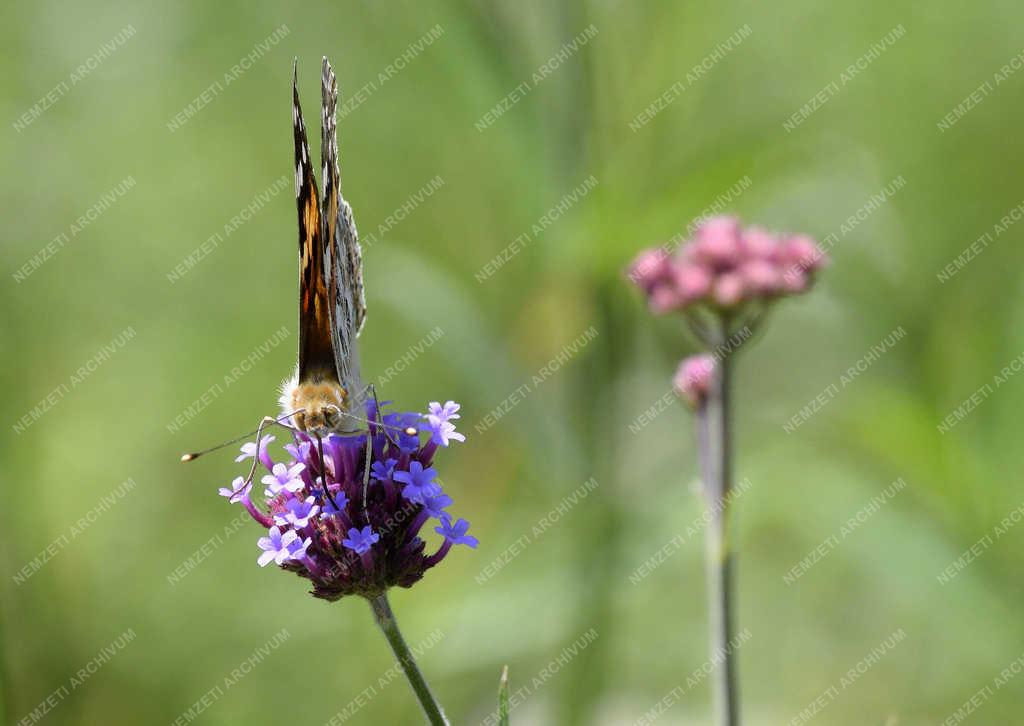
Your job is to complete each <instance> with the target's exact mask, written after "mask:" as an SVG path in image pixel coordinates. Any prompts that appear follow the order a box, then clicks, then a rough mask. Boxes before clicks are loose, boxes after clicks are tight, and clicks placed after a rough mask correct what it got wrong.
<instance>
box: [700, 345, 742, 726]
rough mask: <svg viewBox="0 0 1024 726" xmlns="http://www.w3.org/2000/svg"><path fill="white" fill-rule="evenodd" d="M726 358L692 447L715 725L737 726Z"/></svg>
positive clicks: (702, 410) (702, 411) (717, 367)
mask: <svg viewBox="0 0 1024 726" xmlns="http://www.w3.org/2000/svg"><path fill="white" fill-rule="evenodd" d="M731 363H732V356H731V355H728V354H727V355H723V356H721V357H720V358H719V359H718V361H717V362H716V364H715V374H714V376H713V378H712V383H711V386H710V388H709V390H708V394H707V398H706V400H705V401H704V403H703V404H702V405H701V406H700V408H699V409H698V412H697V444H698V450H699V455H700V462H701V470H702V473H703V479H704V494H705V497H706V506H707V508H708V529H707V558H708V561H707V579H708V606H709V611H710V626H711V628H710V629H711V661H712V663H714V664H715V666H716V667H715V669H714V672H713V676H712V677H713V680H714V692H715V713H716V715H717V720H716V723H717V724H719V726H739V723H740V717H739V694H738V691H737V677H736V658H735V656H734V654H733V649H734V644H733V642H732V637H733V610H732V608H733V583H732V579H733V578H732V570H733V554H732V547H731V542H730V532H729V500H730V498H731V487H732V436H731V425H730V417H729V384H730V373H731V370H730V369H731Z"/></svg>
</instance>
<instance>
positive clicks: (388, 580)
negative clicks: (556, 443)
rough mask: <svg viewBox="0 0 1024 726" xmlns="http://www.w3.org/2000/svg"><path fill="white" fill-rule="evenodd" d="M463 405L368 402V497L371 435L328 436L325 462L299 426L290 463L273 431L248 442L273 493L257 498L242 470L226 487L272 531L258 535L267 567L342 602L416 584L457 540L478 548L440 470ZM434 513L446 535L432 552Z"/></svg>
mask: <svg viewBox="0 0 1024 726" xmlns="http://www.w3.org/2000/svg"><path fill="white" fill-rule="evenodd" d="M458 408H459V407H458V404H455V403H453V402H451V401H449V402H448V403H446V404H445V405H444V406H441V405H440V404H438V403H432V404H431V405H430V409H429V412H428V413H427V414H417V413H388V414H383V412H378V411H377V409H376V404H375V403H374V402H370V403H368V404H367V406H366V416H367V419H368V420H369V421H370V422H371V423H370V425H369V438H370V440H371V447H372V448H371V452H370V474H371V476H370V479H369V484H368V485H367V487H366V496H365V497H364V495H363V486H364V485H363V482H364V472H365V467H366V445H367V434H366V433H365V432H364V433H359V434H351V435H345V436H341V435H337V434H331V435H330V436H328V437H327V438H325V439H323V440H322V446H323V462H321V457H320V443H318V442H317V441H316V439H315V438H313V437H310V436H308V435H307V434H305V433H296V434H295V435H294V441H292V442H289V443H288V444H287V445H285V446H284V447H283V448H284V451H285V452H286V455H287V457H288V458H286V459H285V460H283V461H274V460H273V458H272V456H271V455H270V453H269V449H268V446H269V444H270V443H271V442H273V440H274V439H273V437H272V436H267V437H265V438H264V439H263V440H262V441H261V442H260V445H259V447H257V446H256V444H255V443H254V442H251V443H247V444H245V445H244V446H243V447H242V455H241V456H239V457H238V461H244V460H246V459H252V458H253V457H256V458H257V459H258V461H259V463H260V464H261V465H262V466H263V467H264V468H265V469H266V470H267V474H266V475H265V476H263V477H262V479H261V481H262V482H263V483H264V484H265V485H266V489H265V492H264V493H265V496H266V500H265V501H264V502H262V503H261V504H257V503H256V502H254V501H253V499H252V482H246V481H245V479H244V478H243V477H238V478H236V479H235V480H234V482H232V485H231V487H230V488H228V487H224V488H221V490H220V493H221V495H222V496H224V497H226V498H227V499H228V501H229V502H231V503H240V504H242V506H244V507H245V508H246V509H247V510H248V511H249V514H250V515H252V517H253V519H255V520H256V521H257V522H259V523H260V524H261V525H263V527H265V528H266V529H267V530H268V532H267V536H265V537H261V538H260V539H259V541H258V542H257V544H258V546H259V548H260V550H261V554H260V555H259V558H258V560H257V562H258V564H259V565H260V566H266V565H268V564H270V563H271V562H274V563H275V564H277V565H278V566H279V567H281V568H282V569H285V570H289V571H291V572H294V573H296V574H297V575H299V576H301V577H304V578H306V579H307V580H309V581H310V582H311V583H312V585H313V589H312V594H313V595H314V596H316V597H319V598H323V599H325V600H337V599H339V598H341V597H343V596H345V595H362V596H364V597H374V596H376V595H378V594H380V593H382V592H384V591H385V590H387V589H388V588H390V587H393V586H395V585H398V586H400V587H411V586H412V585H413V584H415V583H416V582H417V581H419V580H420V579H421V578H422V577H423V574H424V573H425V572H426V571H427V570H429V569H430V568H431V567H433V566H434V565H436V564H437V563H438V562H440V561H441V560H442V559H444V557H445V556H446V555H447V554H448V552H449V550H450V549H451V548H452V546H453V545H456V544H465V545H467V546H469V547H476V545H477V539H476V538H475V537H473V536H472V535H468V534H467V530H468V529H469V523H468V522H466V520H464V519H459V520H458V521H456V522H455V523H454V524H453V523H452V519H451V516H450V515H449V514H448V512H447V511H445V510H446V508H447V507H449V506H451V504H452V499H451V497H450V496H448V495H447V494H446V493H444V492H443V491H442V488H441V485H440V484H439V483H438V482H437V471H436V470H435V469H434V468H433V463H434V461H433V460H434V454H435V453H436V451H437V449H438V447H439V446H447V445H448V442H449V441H452V440H455V441H463V440H465V437H464V436H462V434H458V433H457V432H456V431H455V425H454V424H453V423H452V419H457V418H458V414H457V413H456V412H457V411H458ZM424 422H425V426H424V427H423V431H425V432H426V433H428V434H429V436H428V437H426V440H425V441H421V436H420V432H419V431H420V427H419V424H421V423H424ZM410 430H411V431H413V432H414V433H409V431H410ZM442 432H443V435H441V433H442ZM246 465H247V466H251V463H250V462H247V464H246ZM431 519H436V520H437V521H438V523H439V526H437V527H434V528H433V529H434V531H436V532H437V533H438V534H440V535H441V536H442V537H443V542H442V543H441V545H440V547H439V548H438V549H437V550H436V551H435V552H432V553H429V554H428V553H427V552H426V542H425V541H424V540H423V539H422V538H421V537H420V532H421V530H422V529H423V527H424V526H425V525H426V524H427V523H428V522H429V521H430V520H431Z"/></svg>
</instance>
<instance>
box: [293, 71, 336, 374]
mask: <svg viewBox="0 0 1024 726" xmlns="http://www.w3.org/2000/svg"><path fill="white" fill-rule="evenodd" d="M297 76H298V61H296V65H295V68H294V69H293V71H292V129H293V131H294V135H295V202H296V206H297V208H298V212H299V381H313V380H325V379H326V380H338V372H337V370H336V368H335V361H334V346H333V342H332V339H333V333H332V328H333V326H332V324H331V307H332V304H333V301H332V300H331V296H330V295H329V294H328V289H329V285H330V270H331V267H332V265H331V263H330V252H329V249H328V238H327V237H326V236H325V232H326V230H325V229H324V225H322V223H321V213H320V206H319V204H320V200H319V195H318V192H317V187H316V176H315V175H314V173H313V163H312V157H311V156H310V154H309V143H308V142H307V140H306V124H305V122H304V121H303V118H302V107H301V106H300V105H299V90H298V84H297ZM335 183H336V182H335Z"/></svg>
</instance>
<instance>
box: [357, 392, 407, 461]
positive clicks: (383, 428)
mask: <svg viewBox="0 0 1024 726" xmlns="http://www.w3.org/2000/svg"><path fill="white" fill-rule="evenodd" d="M366 391H369V392H370V395H372V396H373V405H374V407H375V408H376V411H377V425H378V426H380V429H381V431H383V432H384V437H385V438H386V439H387V440H388V441H390V442H391V445H392V446H394V447H395V448H396V449H398V448H401V447H400V446H399V445H398V442H397V441H395V440H394V439H393V438H391V434H389V433H388V429H389V428H391V427H390V426H385V425H384V415H383V414H382V413H381V410H380V401H379V400H378V399H377V387H376V386H374V385H373V384H372V383H368V384H367V385H366V388H365V389H364V390H363V395H366Z"/></svg>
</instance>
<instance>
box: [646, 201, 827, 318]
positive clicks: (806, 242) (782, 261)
mask: <svg viewBox="0 0 1024 726" xmlns="http://www.w3.org/2000/svg"><path fill="white" fill-rule="evenodd" d="M673 252H674V254H673ZM826 261H827V260H826V257H825V254H824V252H822V251H821V249H820V248H819V247H818V246H817V245H816V244H815V242H814V240H812V239H811V238H810V237H807V236H804V235H793V236H782V235H776V234H772V233H770V232H768V231H766V230H764V229H762V228H760V227H746V228H743V227H741V226H740V223H739V220H737V219H736V218H735V217H714V218H712V219H708V220H707V221H705V222H704V223H703V224H701V226H700V227H698V228H697V230H696V232H695V234H694V237H693V239H692V240H691V241H689V242H687V243H685V244H683V245H681V246H680V247H679V248H678V249H677V250H671V249H667V248H666V247H658V248H655V249H650V250H645V251H644V252H641V253H640V255H639V256H638V257H637V258H636V259H635V260H634V262H633V264H632V266H631V267H630V269H629V278H630V280H632V281H633V283H634V284H636V285H637V286H638V287H640V288H641V289H642V290H643V291H644V292H645V293H646V294H647V301H648V304H649V305H650V307H651V310H653V311H654V312H656V313H668V312H676V311H683V310H687V309H688V308H691V307H694V306H698V305H706V306H708V307H710V308H712V309H715V310H724V311H728V310H733V309H735V308H738V307H740V306H742V305H744V304H745V303H749V302H754V301H756V302H766V301H770V300H773V299H775V298H778V297H782V296H785V295H793V294H797V293H801V292H805V291H806V290H808V289H809V288H810V286H811V284H812V283H813V281H814V273H815V272H816V271H817V270H819V269H820V268H821V267H823V266H824V264H825V262H826Z"/></svg>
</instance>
